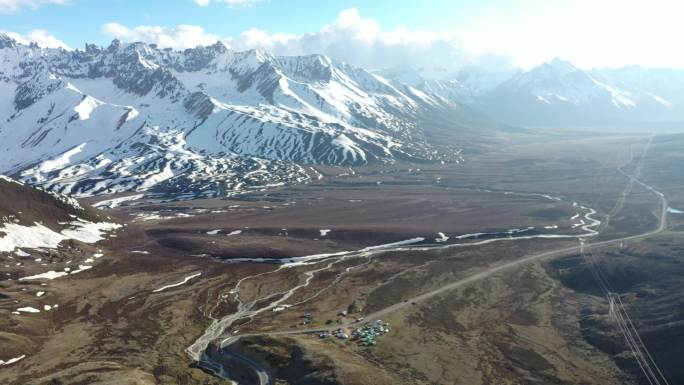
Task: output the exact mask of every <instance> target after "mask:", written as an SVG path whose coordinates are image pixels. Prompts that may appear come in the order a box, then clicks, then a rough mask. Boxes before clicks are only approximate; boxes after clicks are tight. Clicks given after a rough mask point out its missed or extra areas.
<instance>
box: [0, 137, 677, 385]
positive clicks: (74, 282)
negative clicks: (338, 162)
mask: <svg viewBox="0 0 684 385" xmlns="http://www.w3.org/2000/svg"><path fill="white" fill-rule="evenodd" d="M682 141H684V137H681V136H677V135H673V136H670V137H667V138H664V137H662V136H655V137H653V138H652V137H651V136H650V135H648V134H644V135H637V134H634V135H629V136H626V135H625V136H619V135H589V134H586V133H584V134H582V135H579V134H578V135H575V136H571V135H558V136H557V137H556V138H555V139H549V140H545V141H544V142H542V141H539V140H536V139H535V138H531V140H529V141H527V143H526V144H520V143H519V142H513V141H512V142H511V143H510V145H507V146H505V148H503V149H492V150H491V151H488V152H484V153H478V154H470V155H468V154H464V158H465V160H466V161H465V162H464V163H461V164H444V165H434V164H394V165H382V166H380V165H375V166H374V165H371V166H366V167H358V168H356V167H355V168H353V169H350V168H336V167H320V168H318V171H320V172H321V174H322V175H323V176H324V177H323V178H322V179H320V180H317V181H313V182H311V183H309V184H303V185H297V186H291V187H285V188H282V189H278V190H269V191H255V192H253V193H251V194H246V195H243V196H241V197H239V198H233V199H230V200H228V199H203V200H191V201H178V202H159V201H154V200H148V199H144V198H143V199H138V200H132V201H126V202H123V203H122V204H121V205H120V206H119V207H116V208H112V209H109V210H107V212H106V214H107V215H110V216H111V217H112V218H113V220H116V221H118V222H121V223H126V224H127V226H125V227H124V228H122V229H120V230H118V231H117V232H116V234H115V235H116V236H115V237H109V238H108V239H106V240H104V241H102V242H100V243H98V244H97V245H94V246H86V245H80V244H78V243H76V244H73V245H71V247H70V248H62V249H60V251H59V255H58V256H55V258H53V259H51V260H50V264H54V265H52V266H48V268H50V269H52V268H53V267H54V268H55V269H56V268H58V267H60V266H61V265H60V264H63V263H66V262H72V263H77V261H78V260H79V259H78V258H83V259H85V258H87V257H88V256H89V255H90V254H92V253H95V252H98V253H101V254H103V256H102V258H100V259H98V261H97V263H96V264H95V266H94V267H93V268H92V269H90V270H88V271H84V272H82V273H79V274H78V275H75V276H73V277H72V276H69V277H63V278H56V279H54V280H46V281H40V280H38V281H33V280H32V281H20V280H18V279H17V278H18V277H20V276H24V275H29V274H38V273H40V272H43V270H45V269H46V267H45V266H43V265H41V264H40V263H35V262H32V261H34V260H35V259H36V256H37V255H34V256H32V257H30V258H29V257H26V260H25V261H23V260H22V261H23V262H24V263H23V265H22V266H14V265H10V260H9V259H8V258H9V256H8V255H6V254H3V255H1V256H0V258H2V260H3V262H5V263H3V265H4V266H5V270H7V271H6V273H7V274H9V275H8V276H6V277H8V278H2V280H1V281H0V293H1V294H2V295H0V312H2V313H3V317H2V320H0V341H1V342H2V345H3V353H2V354H3V356H0V359H2V360H4V361H3V362H5V363H6V362H7V360H9V359H12V358H17V357H22V358H21V359H19V360H17V361H16V362H12V363H7V364H4V363H3V362H0V381H1V382H3V383H8V384H46V383H49V384H90V383H100V384H219V383H226V380H225V379H222V378H220V376H217V375H216V374H222V375H223V376H230V377H233V378H235V379H236V380H238V381H239V382H241V383H260V382H261V383H263V382H269V381H270V382H272V383H278V384H384V383H386V384H395V383H406V384H533V383H539V384H549V383H559V384H630V383H632V384H646V383H659V384H666V383H671V384H674V383H679V382H682V380H683V379H684V372H682V371H681V370H680V368H679V367H678V365H677V360H678V357H679V356H680V354H679V353H680V352H678V351H677V349H676V346H677V344H675V343H674V342H677V341H679V339H680V338H679V336H681V335H683V333H682V330H684V329H683V328H682V325H683V324H682V318H681V314H680V313H681V312H680V310H679V309H681V301H680V300H679V299H678V293H680V292H681V288H680V286H681V285H680V282H682V279H681V278H682V277H681V274H682V272H681V269H680V268H679V264H680V263H681V261H682V259H684V254H682V253H681V250H682V246H681V244H682V243H681V242H682V239H683V238H682V236H683V235H682V233H681V231H682V230H683V229H684V227H683V226H684V217H681V218H680V214H676V210H677V209H682V208H684V195H683V194H682V193H681V191H684V190H682V187H684V186H683V184H684V181H683V180H682V179H681V177H680V176H679V175H678V174H679V168H678V165H679V164H681V159H680V157H681V155H680V151H679V148H681V147H678V146H677V145H678V144H681V143H680V142H682ZM630 176H633V177H630ZM651 186H652V187H651ZM652 189H655V190H657V191H658V192H662V193H663V194H664V196H663V197H662V198H661V197H660V196H659V195H658V194H657V192H656V191H653V190H652ZM100 199H101V198H100ZM665 199H666V200H665ZM94 201H96V200H93V202H94ZM93 202H90V203H93ZM663 204H665V206H663ZM668 207H670V208H672V209H675V211H673V210H670V212H669V213H664V209H667V208H668ZM663 215H665V217H663ZM661 219H664V221H661ZM656 230H658V231H657V234H656ZM644 234H646V235H649V237H634V236H638V235H644ZM616 239H619V240H620V241H613V240H616ZM592 244H593V245H594V246H592ZM599 245H600V246H599ZM558 250H560V251H558ZM33 253H39V251H34V252H33ZM303 256H307V257H306V258H301V257H303ZM13 258H19V257H16V256H14V257H13ZM3 275H4V274H3ZM43 283H44V284H45V285H43ZM38 291H41V292H45V294H43V295H41V296H37V295H36V293H37V292H38ZM17 301H18V302H17ZM48 303H50V304H52V303H58V304H59V307H58V309H55V310H54V311H50V312H46V311H43V312H40V313H23V312H22V313H20V314H18V315H17V314H12V313H11V312H12V311H13V310H14V309H15V308H16V307H18V306H32V307H35V308H42V306H43V305H45V304H48ZM616 303H618V304H619V305H616ZM616 306H618V308H617V310H616ZM5 315H6V316H5ZM362 317H365V319H364V320H361V321H359V320H358V319H360V318H362ZM376 319H381V320H382V322H381V323H380V324H382V325H384V324H389V326H388V327H387V328H388V329H389V332H386V333H385V332H383V333H380V335H378V336H376V337H373V338H372V339H371V340H368V341H372V342H373V343H374V344H371V343H368V344H366V343H364V340H363V338H361V340H358V339H356V338H349V339H347V338H337V337H335V336H330V335H329V333H331V332H332V333H336V334H340V335H341V334H345V335H347V336H349V337H355V336H354V335H353V334H355V330H357V329H358V328H361V327H362V326H363V325H370V326H373V323H374V321H376ZM383 327H384V326H383ZM338 329H341V330H340V332H339V333H337V332H336V331H337V330H338ZM321 334H323V335H324V336H325V338H321V336H320V335H321ZM668 341H669V342H668ZM673 341H674V342H673ZM364 345H369V346H364ZM649 357H651V358H650V359H649ZM197 360H199V361H200V362H199V363H197V362H196V361H197ZM649 368H650V369H649ZM654 381H655V382H654Z"/></svg>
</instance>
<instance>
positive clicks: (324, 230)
mask: <svg viewBox="0 0 684 385" xmlns="http://www.w3.org/2000/svg"><path fill="white" fill-rule="evenodd" d="M319 231H320V232H321V237H325V236H326V235H328V233H329V232H330V229H321V230H319Z"/></svg>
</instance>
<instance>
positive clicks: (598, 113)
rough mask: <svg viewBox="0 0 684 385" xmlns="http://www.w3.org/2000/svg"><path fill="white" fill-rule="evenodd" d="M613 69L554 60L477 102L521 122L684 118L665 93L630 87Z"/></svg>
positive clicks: (506, 118)
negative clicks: (584, 67)
mask: <svg viewBox="0 0 684 385" xmlns="http://www.w3.org/2000/svg"><path fill="white" fill-rule="evenodd" d="M607 74H608V75H609V74H614V73H612V72H610V71H606V72H600V71H592V72H589V71H584V70H581V69H579V68H577V67H575V66H574V65H572V64H571V63H569V62H567V61H563V60H560V59H554V60H553V61H551V62H548V63H544V64H542V65H539V66H537V67H535V68H533V69H531V70H530V71H528V72H523V73H519V74H517V75H515V76H513V77H512V78H511V79H509V80H507V81H505V82H504V83H502V84H500V85H499V86H497V87H496V88H494V89H492V90H491V91H489V92H487V93H485V94H483V95H482V96H481V97H479V98H478V100H477V105H478V106H479V108H481V109H483V110H487V111H490V113H491V114H492V116H494V117H495V118H497V119H498V120H500V121H506V122H511V123H514V124H523V125H546V124H552V125H553V124H564V125H567V124H610V123H616V122H628V121H642V122H647V121H659V120H663V119H666V116H669V117H670V118H674V119H681V118H682V117H684V114H682V112H683V111H682V109H681V108H679V109H676V108H673V106H672V105H671V104H668V101H667V100H666V99H665V98H662V97H660V96H658V95H657V94H655V93H650V92H648V91H645V90H644V89H643V88H641V87H640V86H639V85H636V84H635V85H634V86H627V85H626V83H624V82H623V81H621V80H620V76H619V75H616V76H607Z"/></svg>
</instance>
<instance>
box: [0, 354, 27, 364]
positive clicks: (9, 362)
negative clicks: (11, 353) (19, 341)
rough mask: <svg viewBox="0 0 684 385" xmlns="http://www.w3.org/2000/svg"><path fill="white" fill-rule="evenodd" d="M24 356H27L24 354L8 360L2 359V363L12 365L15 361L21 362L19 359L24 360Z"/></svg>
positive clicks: (0, 361) (0, 362)
mask: <svg viewBox="0 0 684 385" xmlns="http://www.w3.org/2000/svg"><path fill="white" fill-rule="evenodd" d="M24 358H26V354H22V355H21V356H19V357H14V358H10V359H9V360H7V361H5V360H0V365H2V366H5V365H12V364H13V363H15V362H19V361H21V360H23V359H24Z"/></svg>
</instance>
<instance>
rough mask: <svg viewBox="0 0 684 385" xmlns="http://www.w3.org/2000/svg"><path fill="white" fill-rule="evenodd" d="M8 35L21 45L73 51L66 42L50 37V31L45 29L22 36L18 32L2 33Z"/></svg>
mask: <svg viewBox="0 0 684 385" xmlns="http://www.w3.org/2000/svg"><path fill="white" fill-rule="evenodd" d="M0 32H1V33H4V34H6V35H7V36H9V37H11V38H12V39H14V40H16V41H17V42H19V43H21V44H26V45H28V44H30V43H36V44H38V45H39V46H40V47H43V48H64V49H71V48H70V47H69V46H68V45H67V44H66V43H65V42H63V41H62V40H59V39H57V38H56V37H55V36H53V35H50V34H49V33H48V31H46V30H44V29H34V30H32V31H30V32H29V33H27V34H25V35H22V34H19V33H16V32H7V31H0Z"/></svg>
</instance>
